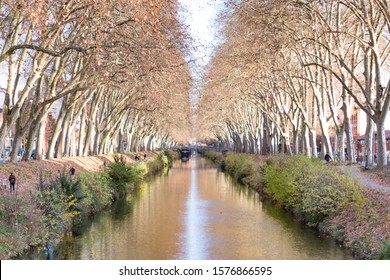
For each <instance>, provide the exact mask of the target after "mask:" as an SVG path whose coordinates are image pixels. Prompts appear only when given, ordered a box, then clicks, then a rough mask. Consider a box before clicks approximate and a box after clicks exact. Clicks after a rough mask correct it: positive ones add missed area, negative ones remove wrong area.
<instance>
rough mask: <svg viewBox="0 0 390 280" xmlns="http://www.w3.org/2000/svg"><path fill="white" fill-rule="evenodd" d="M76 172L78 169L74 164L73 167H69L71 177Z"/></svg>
mask: <svg viewBox="0 0 390 280" xmlns="http://www.w3.org/2000/svg"><path fill="white" fill-rule="evenodd" d="M75 172H76V169H74V167H73V166H72V167H71V168H70V169H69V173H70V178H71V179H73V177H74V174H75Z"/></svg>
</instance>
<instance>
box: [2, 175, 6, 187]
mask: <svg viewBox="0 0 390 280" xmlns="http://www.w3.org/2000/svg"><path fill="white" fill-rule="evenodd" d="M1 188H2V189H6V188H7V181H6V180H5V177H3V178H2V179H1Z"/></svg>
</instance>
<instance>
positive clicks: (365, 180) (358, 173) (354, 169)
mask: <svg viewBox="0 0 390 280" xmlns="http://www.w3.org/2000/svg"><path fill="white" fill-rule="evenodd" d="M339 168H340V169H341V170H342V171H344V172H345V173H347V174H349V175H350V176H352V177H353V178H358V179H359V180H360V182H361V183H362V185H363V186H364V187H367V188H372V189H377V190H385V191H390V186H386V185H381V184H379V183H377V182H375V181H374V180H372V179H370V178H369V177H367V176H365V175H364V174H363V171H362V167H361V166H357V165H345V166H339Z"/></svg>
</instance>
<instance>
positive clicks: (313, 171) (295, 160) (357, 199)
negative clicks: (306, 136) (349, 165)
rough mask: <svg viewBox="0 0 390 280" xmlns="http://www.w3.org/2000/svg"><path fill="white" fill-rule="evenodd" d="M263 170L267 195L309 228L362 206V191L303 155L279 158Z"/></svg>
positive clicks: (319, 162) (344, 178)
mask: <svg viewBox="0 0 390 280" xmlns="http://www.w3.org/2000/svg"><path fill="white" fill-rule="evenodd" d="M269 163H270V164H271V165H267V166H266V167H264V170H265V174H264V182H265V185H266V189H265V191H266V193H268V194H269V195H271V197H273V198H274V199H275V200H276V201H277V202H279V203H280V204H281V205H283V206H284V207H286V208H289V209H292V210H293V211H294V212H295V214H297V215H298V216H301V217H302V218H303V219H304V220H306V221H307V222H308V224H309V225H312V226H316V225H318V223H319V222H321V221H323V220H324V219H325V218H327V217H330V216H332V215H334V214H335V213H338V212H340V211H342V210H343V209H346V208H348V207H357V206H358V205H362V203H363V195H362V193H361V190H360V189H359V188H358V187H356V184H355V182H354V181H353V180H352V179H350V178H349V177H347V176H345V175H343V174H342V173H341V172H340V170H339V169H338V168H337V167H334V166H328V165H326V163H324V162H323V161H320V160H318V159H314V158H308V157H306V156H304V155H296V156H292V157H287V156H286V157H283V158H282V157H278V158H275V159H273V160H272V161H270V162H269Z"/></svg>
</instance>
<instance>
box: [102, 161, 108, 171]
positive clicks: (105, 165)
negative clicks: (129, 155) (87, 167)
mask: <svg viewBox="0 0 390 280" xmlns="http://www.w3.org/2000/svg"><path fill="white" fill-rule="evenodd" d="M106 168H107V162H106V161H103V170H104V171H106Z"/></svg>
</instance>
